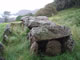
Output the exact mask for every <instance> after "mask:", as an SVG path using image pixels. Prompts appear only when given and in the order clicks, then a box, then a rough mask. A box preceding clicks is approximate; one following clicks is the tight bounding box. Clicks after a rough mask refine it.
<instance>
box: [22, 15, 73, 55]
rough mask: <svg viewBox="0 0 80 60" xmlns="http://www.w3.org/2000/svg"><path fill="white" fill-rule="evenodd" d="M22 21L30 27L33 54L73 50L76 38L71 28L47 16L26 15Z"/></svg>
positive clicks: (51, 53)
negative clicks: (73, 37)
mask: <svg viewBox="0 0 80 60" xmlns="http://www.w3.org/2000/svg"><path fill="white" fill-rule="evenodd" d="M21 21H22V23H23V24H24V26H26V27H28V28H29V29H30V32H29V33H28V39H29V40H30V52H31V54H45V55H48V56H55V55H58V54H61V53H64V52H65V51H69V52H72V51H73V48H74V40H73V39H72V34H71V31H70V28H68V27H66V26H60V25H57V24H56V23H54V22H52V21H50V20H49V19H48V17H46V16H37V17H32V16H25V17H22V18H21Z"/></svg>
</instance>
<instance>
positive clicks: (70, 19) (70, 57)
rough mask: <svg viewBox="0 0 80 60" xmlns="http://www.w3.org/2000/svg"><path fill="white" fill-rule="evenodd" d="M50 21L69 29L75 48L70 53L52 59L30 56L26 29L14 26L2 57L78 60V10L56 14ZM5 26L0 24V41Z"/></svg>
mask: <svg viewBox="0 0 80 60" xmlns="http://www.w3.org/2000/svg"><path fill="white" fill-rule="evenodd" d="M49 19H50V20H52V21H53V22H56V23H57V24H58V25H65V26H68V27H70V28H71V30H72V35H73V39H74V40H75V48H74V50H73V52H72V53H68V52H65V53H64V54H61V55H58V56H54V57H48V56H44V57H39V56H34V55H31V54H30V51H29V40H27V39H26V38H27V33H28V32H29V29H28V28H25V29H24V28H23V27H21V26H14V29H13V28H12V31H13V33H12V35H10V36H9V40H8V45H6V46H5V53H4V57H5V59H6V60H80V36H79V35H80V8H71V9H67V10H63V11H60V12H58V14H57V15H55V16H53V17H50V18H49ZM5 26H6V24H0V41H1V40H2V35H3V32H4V28H5Z"/></svg>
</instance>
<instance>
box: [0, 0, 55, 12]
mask: <svg viewBox="0 0 80 60" xmlns="http://www.w3.org/2000/svg"><path fill="white" fill-rule="evenodd" d="M50 2H53V0H0V13H3V11H10V12H12V13H16V12H18V11H19V10H22V9H26V10H34V9H39V8H42V7H44V6H45V5H46V4H48V3H50Z"/></svg>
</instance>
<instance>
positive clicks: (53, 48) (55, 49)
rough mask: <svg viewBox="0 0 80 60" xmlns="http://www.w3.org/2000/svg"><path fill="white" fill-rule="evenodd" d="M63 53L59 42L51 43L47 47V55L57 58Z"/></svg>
mask: <svg viewBox="0 0 80 60" xmlns="http://www.w3.org/2000/svg"><path fill="white" fill-rule="evenodd" d="M60 53H61V43H60V42H59V41H57V40H53V41H49V42H48V44H47V46H46V54H47V55H49V56H55V55H57V54H60Z"/></svg>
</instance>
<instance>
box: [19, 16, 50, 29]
mask: <svg viewBox="0 0 80 60" xmlns="http://www.w3.org/2000/svg"><path fill="white" fill-rule="evenodd" d="M45 20H46V22H45ZM21 21H22V23H23V24H24V25H25V26H27V27H29V28H30V29H31V28H33V27H38V26H42V25H47V24H48V25H49V24H51V21H48V17H46V16H38V17H29V16H25V17H22V18H21Z"/></svg>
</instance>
